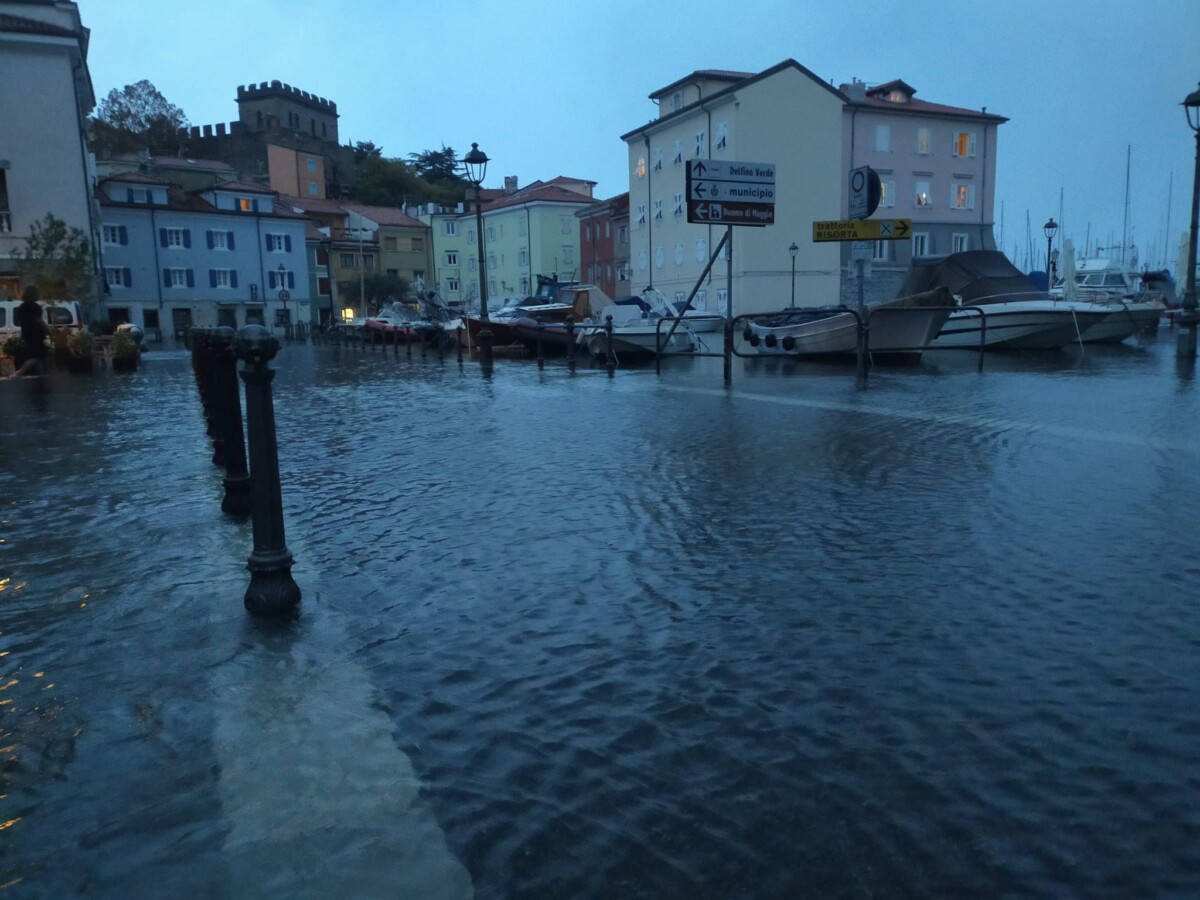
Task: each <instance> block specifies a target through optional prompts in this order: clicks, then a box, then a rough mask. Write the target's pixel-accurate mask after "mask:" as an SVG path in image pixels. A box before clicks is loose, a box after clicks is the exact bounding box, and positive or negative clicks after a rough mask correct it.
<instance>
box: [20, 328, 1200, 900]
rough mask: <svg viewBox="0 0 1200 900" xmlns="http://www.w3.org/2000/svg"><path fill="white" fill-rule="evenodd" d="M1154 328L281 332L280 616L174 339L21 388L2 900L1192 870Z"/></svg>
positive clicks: (1183, 420)
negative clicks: (848, 364)
mask: <svg viewBox="0 0 1200 900" xmlns="http://www.w3.org/2000/svg"><path fill="white" fill-rule="evenodd" d="M1173 349H1174V343H1173V335H1170V334H1169V333H1168V332H1166V331H1164V332H1163V334H1162V337H1161V339H1160V340H1159V341H1157V342H1154V341H1150V342H1147V343H1145V344H1144V345H1142V346H1120V347H1116V348H1088V350H1087V352H1086V354H1083V355H1080V353H1079V352H1078V351H1077V350H1068V351H1064V352H1062V353H1057V354H1049V355H1045V354H1043V355H1040V356H1034V355H1028V354H1020V355H1014V356H1003V357H1001V356H989V357H987V361H986V365H985V371H984V372H983V373H982V374H979V373H977V372H976V371H975V357H974V356H973V355H972V354H970V353H963V352H957V351H956V352H952V353H949V354H947V353H944V352H943V353H940V354H934V355H931V357H930V358H928V359H927V361H926V362H925V363H924V364H923V365H922V366H921V367H920V368H918V369H913V370H879V371H877V372H876V373H874V374H873V375H872V377H871V378H870V380H869V381H868V382H867V383H866V384H865V386H864V385H863V384H860V383H858V382H856V380H855V378H854V376H853V372H852V370H850V369H847V368H842V367H830V366H811V367H809V366H799V365H796V364H792V363H788V362H786V361H782V360H752V361H748V362H745V363H743V362H742V361H740V360H739V361H737V363H736V364H735V372H734V383H733V387H732V389H726V388H725V387H724V386H723V384H722V382H721V375H720V363H719V361H715V360H683V361H675V362H674V363H672V364H671V365H670V366H668V367H667V368H666V370H665V371H664V374H663V375H662V376H657V375H655V373H654V371H653V369H649V370H647V369H628V370H626V369H621V370H618V371H617V373H616V376H615V377H614V378H612V379H610V378H608V377H607V376H606V374H605V373H604V372H603V371H602V370H600V371H597V370H584V369H581V370H580V372H579V373H578V374H576V375H574V376H572V375H570V374H569V373H568V372H567V371H566V368H565V366H563V365H562V364H561V363H557V362H551V363H548V365H547V367H546V369H545V371H539V370H538V369H537V368H536V366H535V365H534V364H533V363H531V362H516V361H511V362H510V361H498V362H497V366H496V372H495V375H494V377H493V378H492V379H490V380H488V379H484V378H482V377H481V376H480V373H479V369H478V367H477V365H475V364H473V363H471V362H467V363H465V364H464V365H463V366H462V367H461V368H460V366H459V365H458V364H457V363H456V362H455V361H454V359H453V358H448V359H445V360H441V361H439V360H437V359H435V358H429V359H425V360H421V359H419V358H417V359H413V360H409V359H407V358H406V357H405V356H404V355H403V354H400V355H399V356H396V355H394V354H392V353H379V352H366V351H361V350H351V349H347V348H333V347H310V346H303V345H287V346H285V348H284V349H283V351H282V352H281V354H280V356H279V357H278V358H277V360H276V362H275V365H276V368H277V369H278V372H279V374H278V377H277V378H276V380H275V403H276V410H277V422H278V433H279V441H280V469H281V475H282V480H283V498H284V508H285V515H286V522H287V541H288V546H289V547H290V549H291V550H292V552H293V553H294V555H295V559H296V565H295V568H294V570H293V574H294V575H295V578H296V580H297V582H298V583H299V585H300V587H301V590H302V591H303V595H304V600H303V606H302V614H301V616H300V618H299V619H298V620H297V621H296V622H294V623H291V624H285V625H271V624H265V623H260V622H256V621H254V620H251V619H250V618H249V617H248V616H247V615H246V614H245V613H244V611H243V610H242V606H241V604H242V593H243V592H244V590H245V586H246V584H247V580H248V576H247V573H246V571H245V559H246V556H247V555H248V553H249V551H250V548H251V537H250V528H249V524H248V523H235V522H231V521H229V520H227V519H226V518H224V517H223V516H222V514H221V513H220V509H219V505H220V498H221V493H222V488H221V483H220V473H219V471H218V470H217V469H215V468H214V467H213V465H212V463H211V460H210V452H211V451H210V446H209V444H208V443H207V441H206V438H205V436H204V428H203V422H202V418H201V413H200V407H199V401H198V398H197V394H196V389H195V385H194V383H193V380H192V376H191V372H190V369H189V363H188V360H187V358H186V355H185V354H184V353H183V352H181V351H180V352H176V351H171V350H166V351H153V352H150V353H148V354H147V355H146V358H145V360H144V362H143V366H142V369H141V371H140V372H138V373H137V374H135V375H131V376H119V375H113V374H111V373H97V374H95V375H93V376H92V377H68V376H65V375H64V376H57V375H56V376H53V377H50V378H47V379H43V380H41V381H23V382H19V383H16V382H9V383H3V384H0V632H2V633H0V795H3V796H2V797H0V896H12V897H21V898H24V897H47V898H62V897H74V896H87V897H100V898H128V897H181V896H194V897H246V898H289V900H291V898H299V897H314V898H317V897H372V898H373V897H404V898H420V900H425V898H440V897H453V898H460V897H472V896H473V897H478V898H539V900H540V898H593V897H594V898H609V897H620V898H676V897H680V898H688V900H701V898H797V897H819V898H829V897H845V898H879V897H933V896H939V897H999V896H1042V897H1047V896H1071V897H1195V896H1200V602H1198V601H1197V598H1200V560H1198V559H1197V551H1196V532H1197V530H1198V529H1200V482H1198V479H1197V475H1196V473H1197V470H1198V467H1200V398H1198V396H1197V381H1196V380H1195V378H1194V377H1193V375H1192V374H1191V373H1190V372H1189V371H1186V370H1183V371H1180V370H1178V369H1177V367H1176V362H1175V360H1174V357H1173Z"/></svg>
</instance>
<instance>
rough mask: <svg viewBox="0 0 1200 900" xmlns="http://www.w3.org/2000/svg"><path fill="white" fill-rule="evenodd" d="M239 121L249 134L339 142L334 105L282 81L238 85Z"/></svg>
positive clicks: (335, 106) (335, 107) (336, 113)
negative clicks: (283, 135)
mask: <svg viewBox="0 0 1200 900" xmlns="http://www.w3.org/2000/svg"><path fill="white" fill-rule="evenodd" d="M237 104H238V119H239V121H240V122H241V124H242V127H243V128H244V129H245V131H247V132H249V133H251V134H262V133H264V132H279V131H282V132H285V133H292V134H303V135H307V136H309V137H311V138H315V139H317V140H319V141H328V142H329V143H331V144H334V145H336V144H337V143H338V126H337V120H338V112H337V104H336V103H333V102H332V101H329V100H326V99H325V98H324V97H318V96H316V95H315V94H310V93H309V92H308V91H302V90H300V89H299V88H294V87H292V86H291V85H290V84H284V83H283V82H281V81H272V82H266V81H264V82H262V83H261V84H257V85H255V84H250V85H245V86H243V85H238V89H237Z"/></svg>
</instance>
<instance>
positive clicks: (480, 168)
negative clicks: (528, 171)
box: [463, 143, 492, 370]
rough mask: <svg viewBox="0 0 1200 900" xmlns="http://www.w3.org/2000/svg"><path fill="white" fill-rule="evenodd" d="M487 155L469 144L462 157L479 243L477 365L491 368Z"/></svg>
mask: <svg viewBox="0 0 1200 900" xmlns="http://www.w3.org/2000/svg"><path fill="white" fill-rule="evenodd" d="M487 164H488V157H487V154H486V153H484V152H483V151H482V150H480V149H479V145H478V144H474V143H473V144H471V152H470V153H468V154H467V155H466V156H464V157H463V168H464V169H465V170H466V175H467V181H469V182H471V184H473V185H475V236H476V239H477V241H478V245H479V250H478V252H479V365H480V366H481V367H482V368H483V369H485V370H491V368H492V327H491V321H490V320H489V319H488V308H487V266H486V264H485V262H484V259H483V188H482V187H481V185H482V184H483V177H484V175H486V174H487Z"/></svg>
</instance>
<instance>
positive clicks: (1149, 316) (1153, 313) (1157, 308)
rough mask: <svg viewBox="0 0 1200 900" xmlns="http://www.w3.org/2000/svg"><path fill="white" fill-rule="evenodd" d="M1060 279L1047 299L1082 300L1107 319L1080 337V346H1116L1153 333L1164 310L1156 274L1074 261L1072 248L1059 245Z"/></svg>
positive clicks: (1110, 262)
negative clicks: (1097, 307) (1101, 310)
mask: <svg viewBox="0 0 1200 900" xmlns="http://www.w3.org/2000/svg"><path fill="white" fill-rule="evenodd" d="M1062 271H1063V274H1062V278H1061V279H1059V281H1058V282H1057V283H1056V284H1055V285H1054V286H1053V287H1052V288H1051V289H1050V296H1051V297H1054V298H1061V299H1065V300H1086V301H1088V302H1090V303H1099V304H1103V305H1104V306H1106V307H1108V309H1109V314H1108V317H1107V318H1105V319H1104V320H1102V321H1101V322H1099V323H1097V324H1096V325H1093V326H1092V327H1091V328H1089V329H1088V330H1087V331H1086V332H1084V334H1083V342H1084V343H1085V344H1089V343H1112V344H1115V343H1120V342H1121V341H1123V340H1125V339H1126V338H1128V337H1131V336H1133V335H1137V334H1141V333H1143V332H1147V331H1153V330H1154V329H1156V328H1157V327H1158V323H1159V320H1160V319H1161V318H1162V315H1163V313H1164V312H1166V310H1167V298H1166V295H1165V293H1163V292H1162V290H1161V289H1159V287H1158V285H1159V284H1160V275H1161V273H1157V272H1146V273H1142V274H1137V273H1131V272H1128V271H1126V270H1125V268H1124V267H1123V266H1122V265H1121V264H1120V263H1118V262H1116V261H1114V260H1111V259H1107V258H1103V257H1094V258H1090V259H1080V260H1079V261H1078V262H1076V261H1075V248H1074V246H1073V245H1072V243H1071V241H1070V240H1069V239H1068V240H1066V241H1064V242H1063V270H1062Z"/></svg>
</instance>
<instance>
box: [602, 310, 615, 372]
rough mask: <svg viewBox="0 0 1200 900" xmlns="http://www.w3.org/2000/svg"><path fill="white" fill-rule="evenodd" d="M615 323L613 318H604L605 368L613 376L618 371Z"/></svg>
mask: <svg viewBox="0 0 1200 900" xmlns="http://www.w3.org/2000/svg"><path fill="white" fill-rule="evenodd" d="M612 333H613V323H612V316H605V317H604V356H605V359H604V368H606V369H608V374H609V376H611V375H612V374H613V372H615V371H616V370H617V354H616V353H614V352H613V342H612Z"/></svg>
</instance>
